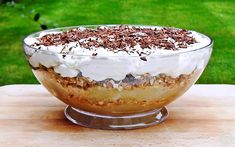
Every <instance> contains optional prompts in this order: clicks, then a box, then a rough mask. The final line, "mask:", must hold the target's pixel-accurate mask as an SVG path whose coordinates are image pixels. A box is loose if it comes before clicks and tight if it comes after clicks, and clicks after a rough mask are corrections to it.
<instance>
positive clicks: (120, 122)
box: [64, 106, 168, 130]
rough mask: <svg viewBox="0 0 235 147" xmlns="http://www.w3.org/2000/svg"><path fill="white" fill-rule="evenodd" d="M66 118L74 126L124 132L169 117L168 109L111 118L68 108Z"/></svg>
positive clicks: (159, 121) (156, 122)
mask: <svg viewBox="0 0 235 147" xmlns="http://www.w3.org/2000/svg"><path fill="white" fill-rule="evenodd" d="M64 114H65V117H66V118H67V119H68V120H70V121H71V122H72V123H74V124H78V125H80V126H84V127H88V128H96V129H108V130H124V129H137V128H144V127H148V126H152V125H156V124H159V123H161V122H162V121H164V120H165V119H166V118H167V116H168V111H167V108H166V107H163V108H161V109H157V110H153V111H149V112H145V113H138V114H132V115H126V116H109V115H100V114H96V113H91V112H86V111H83V110H79V109H75V108H73V107H71V106H67V107H66V108H65V110H64Z"/></svg>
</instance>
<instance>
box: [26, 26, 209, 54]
mask: <svg viewBox="0 0 235 147" xmlns="http://www.w3.org/2000/svg"><path fill="white" fill-rule="evenodd" d="M120 25H127V26H134V27H157V28H164V27H166V28H173V29H181V28H175V27H167V26H156V25H141V24H134V25H133V24H95V25H78V26H67V27H58V28H53V29H48V30H42V31H38V32H35V33H32V34H30V35H27V36H26V37H24V38H23V40H22V42H23V48H24V47H25V46H26V47H28V48H30V49H33V50H35V52H38V51H40V52H43V53H48V54H58V55H66V56H81V57H82V56H84V57H94V58H96V57H114V58H115V57H128V58H129V57H140V56H138V55H131V56H122V55H118V56H105V55H99V56H92V55H82V54H66V53H57V52H52V51H48V50H38V48H35V47H32V46H30V45H29V44H27V43H26V42H25V39H27V38H28V37H32V36H34V35H38V34H40V33H42V32H52V31H55V30H69V29H75V28H79V27H84V28H89V27H99V26H108V27H111V26H120ZM188 31H193V30H188ZM193 32H196V33H198V34H199V35H202V36H205V37H207V38H208V39H209V43H208V44H206V45H205V46H203V47H200V48H195V49H192V50H186V51H181V52H175V53H170V54H155V55H148V56H149V57H154V56H156V57H166V56H167V57H168V56H175V55H179V54H184V53H189V52H195V51H198V50H203V49H207V48H208V47H211V46H212V45H213V43H214V41H213V39H212V38H211V37H210V36H208V35H205V34H202V33H200V32H197V31H193Z"/></svg>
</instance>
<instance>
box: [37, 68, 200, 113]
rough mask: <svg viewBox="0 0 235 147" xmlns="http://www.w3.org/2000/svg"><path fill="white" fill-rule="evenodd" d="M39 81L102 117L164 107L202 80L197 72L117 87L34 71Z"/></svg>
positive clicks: (51, 71)
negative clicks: (198, 78) (102, 115)
mask: <svg viewBox="0 0 235 147" xmlns="http://www.w3.org/2000/svg"><path fill="white" fill-rule="evenodd" d="M33 72H34V74H35V75H36V77H37V78H38V80H39V81H40V82H41V83H42V84H43V85H44V86H45V87H46V88H47V89H48V90H49V91H50V92H51V93H52V94H53V95H54V96H56V97H57V98H59V99H60V100H62V101H63V102H65V103H66V104H68V105H70V106H73V107H75V108H79V109H82V110H86V111H89V112H95V113H99V114H108V115H123V114H131V113H137V112H144V111H150V110H153V109H156V108H161V107H163V106H165V105H166V104H168V103H170V102H171V101H173V100H174V99H175V98H176V97H178V96H179V95H181V94H182V93H184V92H185V91H186V90H187V89H188V88H189V87H190V86H191V85H192V84H193V82H194V81H195V80H196V78H197V77H198V74H199V73H197V72H194V73H192V74H190V75H181V76H180V77H177V78H172V77H170V76H167V75H164V74H162V75H159V76H158V77H151V78H152V79H149V78H146V75H143V76H144V77H143V78H142V79H141V81H142V82H141V83H139V84H138V85H132V83H131V82H128V83H125V81H123V84H119V86H118V87H116V88H115V87H114V86H113V82H111V80H106V81H103V82H101V83H96V82H95V81H91V80H90V79H87V78H84V77H80V78H64V77H61V76H60V75H58V74H57V73H55V72H54V71H53V70H52V69H48V68H41V67H40V68H39V69H36V70H33Z"/></svg>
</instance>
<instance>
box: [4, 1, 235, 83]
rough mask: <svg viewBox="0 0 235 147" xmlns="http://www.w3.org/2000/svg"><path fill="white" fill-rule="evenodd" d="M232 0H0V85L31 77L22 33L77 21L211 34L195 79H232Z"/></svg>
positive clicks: (234, 32)
mask: <svg viewBox="0 0 235 147" xmlns="http://www.w3.org/2000/svg"><path fill="white" fill-rule="evenodd" d="M234 8H235V1H234V0H231V1H212V0H211V1H206V0H204V1H199V0H198V1H194V0H181V1H177V2H174V3H173V2H172V1H168V0H164V1H163V0H161V1H160V0H159V1H158V0H152V1H150V0H142V1H136V0H120V1H119V0H112V1H107V0H100V1H92V0H89V1H87V0H80V1H78V0H69V1H67V0H60V1H59V0H58V1H49V0H48V1H42V0H41V1H39V0H34V1H20V2H18V3H16V4H12V3H8V4H1V5H0V85H6V84H15V83H37V81H36V79H35V78H34V76H33V74H32V72H31V70H30V68H29V66H28V65H27V62H26V60H25V58H24V54H23V51H22V39H23V37H24V36H26V35H28V34H30V33H32V32H36V31H40V30H41V29H40V27H39V23H37V22H34V21H33V16H34V15H35V14H36V13H40V14H41V17H40V23H43V24H46V25H47V26H48V28H53V27H63V26H75V25H83V24H147V25H159V26H174V27H178V28H185V29H191V30H196V31H199V32H201V33H204V34H207V35H209V36H211V37H212V38H213V39H214V42H215V44H214V50H213V54H212V58H211V60H210V62H209V65H208V66H207V68H206V70H205V71H204V73H203V75H202V76H201V78H200V80H199V81H198V83H231V84H235V9H234Z"/></svg>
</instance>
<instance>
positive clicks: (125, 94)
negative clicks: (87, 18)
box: [23, 25, 213, 129]
mask: <svg viewBox="0 0 235 147" xmlns="http://www.w3.org/2000/svg"><path fill="white" fill-rule="evenodd" d="M79 27H80V26H79ZM83 27H85V28H96V27H98V26H94V25H92V26H83ZM72 28H77V27H66V28H57V29H53V30H47V31H43V32H38V33H34V34H32V35H29V36H28V37H26V38H25V39H24V41H23V47H24V52H25V55H26V58H27V60H28V61H29V64H30V66H31V67H32V71H33V73H34V75H35V76H36V78H37V79H38V81H39V82H40V83H41V84H42V85H44V87H45V88H46V89H47V90H48V91H49V92H50V93H51V94H52V95H54V96H55V97H57V98H58V99H60V100H61V101H63V102H64V103H66V104H67V105H68V106H67V108H66V109H65V116H66V117H67V118H68V119H69V120H70V121H72V122H73V123H76V124H79V125H82V126H86V127H91V128H100V129H135V128H142V127H147V126H151V125H154V124H158V123H160V122H162V121H163V120H165V118H166V117H167V116H168V111H167V109H166V107H165V106H166V105H167V104H169V103H171V102H172V101H174V100H175V99H176V98H178V97H179V96H181V95H182V94H183V93H185V92H186V91H187V90H188V89H189V88H190V87H191V86H192V85H193V84H194V83H195V82H196V81H197V79H198V78H199V76H200V75H201V73H202V72H203V70H204V69H205V67H206V65H207V63H208V60H209V58H210V55H211V52H212V45H213V42H212V40H211V39H210V42H209V43H208V44H207V45H206V46H204V47H202V48H198V49H195V50H191V51H184V52H176V53H175V54H171V55H155V56H150V57H149V58H148V60H147V61H143V60H140V57H139V56H113V57H111V56H86V55H73V54H63V53H55V52H51V51H47V50H44V51H43V50H38V49H36V48H34V47H32V46H30V45H29V44H28V43H27V41H26V40H27V39H28V38H37V37H39V35H40V34H41V33H45V32H46V33H48V32H55V31H65V30H69V29H72ZM201 35H202V34H201ZM208 38H209V37H208ZM94 64H95V65H94ZM61 65H63V66H61ZM58 66H61V67H63V68H62V69H61V68H60V70H62V71H64V72H72V73H73V72H77V73H76V74H77V76H75V77H70V76H67V77H66V76H64V75H63V74H59V73H58ZM136 67H138V68H136ZM71 69H73V70H71ZM74 70H75V71H74ZM120 72H122V73H121V74H124V75H125V76H124V77H123V79H121V80H115V77H116V76H117V75H119V74H120ZM133 72H136V73H138V74H136V75H137V76H136V75H135V76H133ZM150 73H151V74H150ZM153 73H154V74H153ZM97 79H98V80H97Z"/></svg>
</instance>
